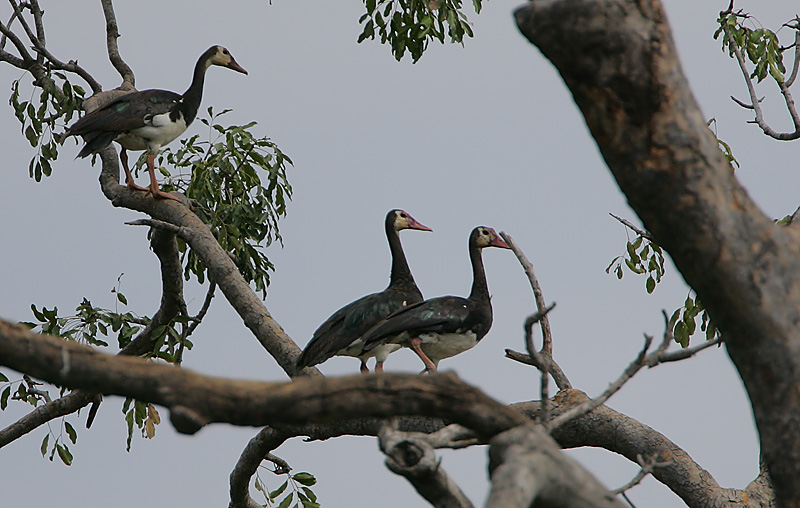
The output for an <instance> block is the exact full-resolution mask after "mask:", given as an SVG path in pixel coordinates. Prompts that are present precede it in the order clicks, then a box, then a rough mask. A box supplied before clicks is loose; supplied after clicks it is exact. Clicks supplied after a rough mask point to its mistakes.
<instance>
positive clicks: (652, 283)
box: [646, 276, 656, 294]
mask: <svg viewBox="0 0 800 508" xmlns="http://www.w3.org/2000/svg"><path fill="white" fill-rule="evenodd" d="M646 288H647V294H652V293H653V291H654V290H655V289H656V281H655V280H653V277H652V276H649V277H647V286H646Z"/></svg>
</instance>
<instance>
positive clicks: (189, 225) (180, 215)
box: [100, 147, 320, 376]
mask: <svg viewBox="0 0 800 508" xmlns="http://www.w3.org/2000/svg"><path fill="white" fill-rule="evenodd" d="M100 158H101V160H102V163H103V170H102V172H101V173H100V186H101V188H102V190H103V193H104V194H105V196H106V197H107V198H108V199H109V201H111V204H113V205H114V206H118V207H124V208H128V209H130V210H136V211H140V212H143V213H146V214H148V215H149V216H151V217H152V218H153V219H154V220H156V221H160V222H161V223H167V224H171V226H165V225H163V224H161V225H159V227H160V228H165V227H169V228H170V229H171V231H172V232H174V233H175V234H176V235H178V236H179V237H180V238H181V239H182V240H184V241H185V242H186V243H187V244H189V246H190V247H191V248H192V250H193V251H194V252H195V254H197V255H198V256H199V257H200V259H202V260H203V264H205V266H206V268H207V269H208V273H209V277H210V278H211V279H212V280H214V281H216V283H217V285H218V286H219V289H220V290H221V291H222V294H223V295H225V298H226V299H227V300H228V302H229V303H230V304H231V306H232V307H233V308H234V309H236V312H237V313H238V314H239V316H241V318H242V320H243V321H244V323H245V325H246V326H247V327H248V328H249V329H250V331H251V332H253V335H254V336H255V337H256V339H257V340H258V341H259V343H260V344H261V345H262V346H263V347H264V348H265V349H266V350H267V351H268V352H269V353H270V354H271V355H272V357H273V358H275V360H276V361H277V362H278V365H280V366H281V368H283V370H284V371H285V372H286V373H287V374H289V375H290V376H298V375H306V376H309V375H320V373H319V371H318V370H317V369H316V368H305V369H303V370H302V371H300V372H297V371H296V368H295V362H296V361H297V358H298V357H299V356H300V348H299V347H298V346H297V344H295V343H294V341H293V340H292V339H291V338H290V337H289V336H288V335H287V334H286V332H284V331H283V328H281V326H280V325H279V324H278V323H277V322H276V321H275V320H274V319H273V318H272V316H271V315H270V313H269V311H268V310H267V308H266V307H265V306H264V304H263V302H262V301H261V300H260V299H259V298H258V296H257V295H256V294H255V292H254V291H253V290H252V289H251V288H250V285H249V284H248V283H247V282H246V281H245V280H244V278H243V277H242V275H241V273H240V272H239V269H238V268H237V267H236V264H235V263H234V262H233V261H232V260H231V259H230V256H229V255H228V253H227V252H226V251H225V250H224V249H223V248H222V247H220V245H219V242H217V240H216V239H215V238H214V235H213V234H212V232H211V230H210V229H209V228H208V226H207V225H206V224H205V223H203V221H201V220H200V219H199V218H198V217H197V215H195V214H194V213H192V212H191V211H190V210H189V209H188V208H187V207H186V206H182V205H180V204H178V203H176V202H174V201H172V200H166V199H158V200H157V199H152V198H151V197H149V196H148V195H146V194H145V193H143V192H137V191H133V190H130V189H128V188H126V187H123V186H121V185H119V163H118V158H117V154H116V152H115V151H114V150H113V148H111V147H109V148H107V149H105V150H103V151H102V152H101V153H100ZM176 195H178V194H176ZM137 222H142V221H137ZM142 223H144V222H142ZM147 223H148V224H149V222H147Z"/></svg>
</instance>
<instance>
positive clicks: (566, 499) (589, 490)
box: [486, 424, 625, 508]
mask: <svg viewBox="0 0 800 508" xmlns="http://www.w3.org/2000/svg"><path fill="white" fill-rule="evenodd" d="M489 472H490V474H491V478H492V488H491V491H490V492H489V499H488V500H487V502H486V507H487V508H526V507H529V506H532V505H533V503H534V501H536V503H537V504H536V505H537V506H559V507H563V508H589V507H595V508H624V507H625V505H624V504H622V503H621V502H620V501H618V500H616V499H615V498H614V496H612V495H611V493H610V492H609V491H608V490H607V489H606V488H605V487H603V485H602V484H601V483H600V482H598V481H597V480H596V479H595V478H594V477H593V476H592V475H590V474H588V473H587V472H586V470H585V469H583V467H581V466H580V465H579V464H578V463H577V462H575V461H573V460H572V459H571V458H569V457H567V456H566V455H565V454H563V453H562V452H561V448H560V447H559V446H558V444H557V443H556V442H555V441H553V439H552V438H551V437H550V436H549V435H548V434H547V432H545V431H544V429H543V428H542V427H541V426H539V425H533V424H528V425H521V426H519V427H515V428H513V429H510V430H507V431H505V432H503V433H502V434H498V435H497V436H495V437H494V438H492V441H491V447H490V448H489Z"/></svg>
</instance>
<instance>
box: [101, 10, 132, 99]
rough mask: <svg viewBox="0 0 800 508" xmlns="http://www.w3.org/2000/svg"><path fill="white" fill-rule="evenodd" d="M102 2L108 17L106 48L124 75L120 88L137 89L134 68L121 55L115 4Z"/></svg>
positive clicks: (104, 12) (116, 66)
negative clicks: (118, 43) (118, 44)
mask: <svg viewBox="0 0 800 508" xmlns="http://www.w3.org/2000/svg"><path fill="white" fill-rule="evenodd" d="M101 3H102V5H103V16H105V18H106V50H107V51H108V59H109V61H110V62H111V65H113V66H114V68H115V69H117V72H119V75H120V76H121V77H122V84H121V85H120V87H119V88H120V89H122V90H135V89H136V77H135V76H134V75H133V70H132V69H131V68H130V67H129V66H128V64H126V63H125V61H124V60H123V59H122V57H121V56H120V54H119V46H117V39H119V27H118V26H117V16H116V14H114V5H113V3H112V1H111V0H101Z"/></svg>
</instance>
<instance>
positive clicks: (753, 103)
mask: <svg viewBox="0 0 800 508" xmlns="http://www.w3.org/2000/svg"><path fill="white" fill-rule="evenodd" d="M722 29H723V31H724V32H725V37H726V38H727V39H728V44H729V45H730V48H731V51H732V52H733V54H734V56H735V57H736V62H737V63H738V64H739V69H740V70H741V71H742V76H744V81H745V84H746V85H747V93H748V94H749V95H750V104H743V103H742V102H741V101H738V100H736V103H737V104H739V105H740V106H743V107H745V108H747V109H752V110H753V112H754V113H755V119H754V122H755V123H756V124H758V126H759V127H760V128H761V130H762V131H764V134H766V135H767V136H769V137H771V138H775V139H777V140H780V141H791V140H794V139H798V138H800V116H798V114H797V110H796V109H795V107H794V100H793V99H792V94H791V92H789V88H788V87H787V86H786V84H785V83H783V82H778V88H780V91H781V93H782V94H783V97H784V100H785V101H786V105H787V107H788V108H789V114H790V116H791V118H792V122H793V123H794V128H795V130H794V132H778V131H776V130H774V129H772V127H770V126H769V124H768V123H767V121H766V120H764V110H762V109H761V101H759V100H758V96H757V95H756V87H755V85H754V84H753V80H752V79H751V78H750V73H749V72H748V71H747V64H746V62H745V59H744V55H743V54H742V49H741V48H740V47H739V45H738V44H736V41H735V40H734V38H733V37H732V36H731V34H730V31H729V28H728V26H727V25H724V24H723V25H722ZM734 100H735V99H734Z"/></svg>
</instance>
